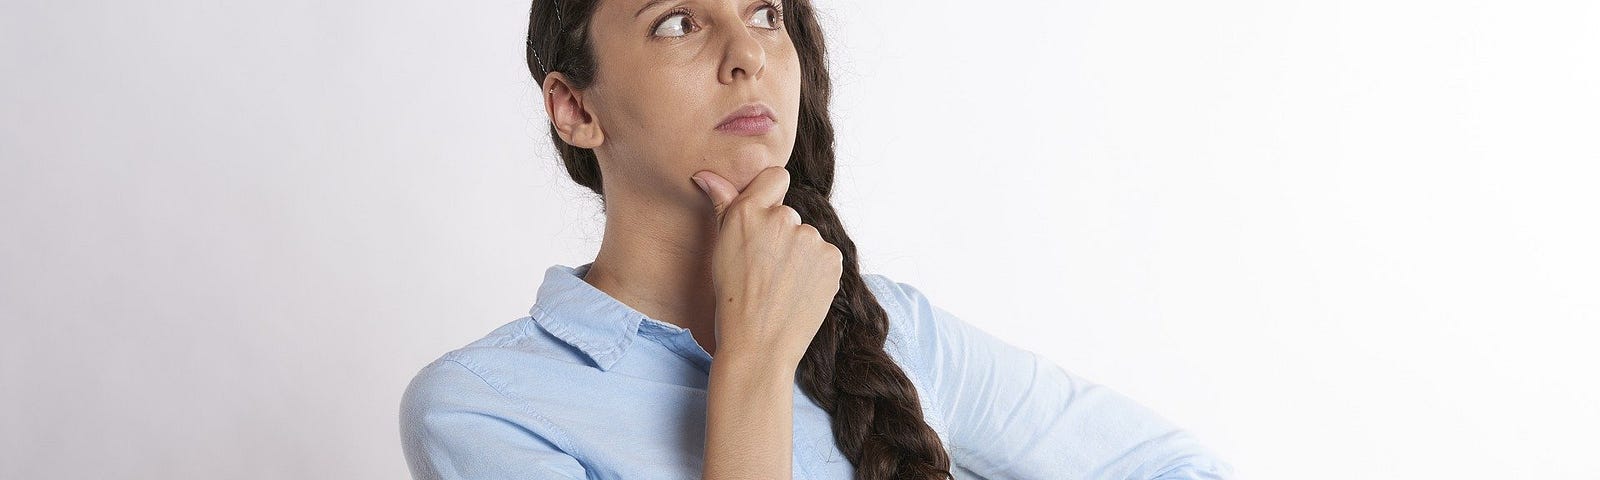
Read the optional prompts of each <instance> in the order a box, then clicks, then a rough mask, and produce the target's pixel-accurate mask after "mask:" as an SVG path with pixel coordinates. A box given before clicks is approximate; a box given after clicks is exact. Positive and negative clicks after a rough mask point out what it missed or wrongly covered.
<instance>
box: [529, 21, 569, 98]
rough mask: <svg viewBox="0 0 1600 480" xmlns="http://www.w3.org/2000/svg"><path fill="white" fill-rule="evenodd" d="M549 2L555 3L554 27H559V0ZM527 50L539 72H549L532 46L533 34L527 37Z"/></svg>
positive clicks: (552, 91)
mask: <svg viewBox="0 0 1600 480" xmlns="http://www.w3.org/2000/svg"><path fill="white" fill-rule="evenodd" d="M550 3H551V4H553V5H555V7H556V27H558V28H559V27H560V26H561V23H562V22H563V21H562V20H561V1H560V0H550ZM528 51H529V52H533V61H534V63H537V64H538V65H539V73H550V69H548V68H545V66H544V60H542V59H540V58H539V49H537V48H534V45H533V36H531V35H530V36H529V37H528ZM550 93H555V91H554V90H551V91H550Z"/></svg>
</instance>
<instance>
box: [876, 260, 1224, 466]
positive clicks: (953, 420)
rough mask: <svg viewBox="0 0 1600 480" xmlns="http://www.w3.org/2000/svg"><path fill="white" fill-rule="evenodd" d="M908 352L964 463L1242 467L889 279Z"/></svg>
mask: <svg viewBox="0 0 1600 480" xmlns="http://www.w3.org/2000/svg"><path fill="white" fill-rule="evenodd" d="M886 283H887V285H886V291H888V292H889V293H890V294H891V295H893V296H896V297H898V298H893V299H892V300H893V301H894V302H896V303H898V305H897V306H898V307H899V308H901V309H902V313H903V314H904V315H905V317H904V318H903V319H902V322H904V324H903V325H901V326H900V327H899V328H901V329H902V331H901V332H900V339H899V340H898V341H899V342H902V343H903V344H904V345H902V347H901V348H906V349H908V350H909V353H908V355H909V356H910V357H911V358H912V363H913V368H916V369H918V370H920V372H919V373H920V374H921V375H922V376H923V377H924V378H925V379H927V380H926V383H928V384H930V385H931V388H929V389H928V390H929V391H926V392H923V393H922V394H923V395H931V396H932V399H931V401H932V403H933V404H934V410H935V411H936V412H939V413H938V414H939V415H941V417H942V420H943V421H944V423H945V424H946V425H947V427H948V429H949V432H948V436H949V439H948V440H949V443H950V444H951V445H947V448H948V449H949V450H950V452H951V458H952V461H953V462H954V463H956V464H957V465H959V466H961V467H962V468H965V469H967V470H969V471H971V472H972V473H976V474H978V475H981V476H983V477H986V478H992V479H999V478H1007V479H1035V478H1037V479H1044V478H1050V479H1062V478H1072V479H1119V480H1120V479H1140V480H1144V479H1170V480H1177V479H1195V480H1200V479H1206V480H1218V479H1227V478H1231V477H1232V467H1231V466H1230V465H1229V464H1227V463H1226V462H1224V461H1223V460H1221V459H1219V458H1217V457H1216V456H1215V455H1214V454H1213V453H1211V452H1210V451H1208V450H1207V449H1206V448H1205V447H1204V446H1203V445H1201V444H1200V443H1199V441H1197V439H1196V438H1195V437H1193V436H1192V435H1190V434H1189V433H1187V432H1186V431H1184V430H1182V429H1179V428H1178V427H1176V426H1174V425H1172V424H1171V423H1169V422H1168V421H1167V420H1165V419H1163V418H1162V417H1160V416H1158V415H1157V414H1156V413H1154V412H1153V411H1151V410H1149V409H1147V408H1145V407H1143V406H1141V405H1139V404H1137V403H1135V402H1134V401H1133V400H1132V399H1130V398H1128V397H1126V396H1123V395H1121V394H1119V393H1117V392H1115V391H1113V390H1111V389H1110V388H1107V387H1105V386H1101V385H1097V384H1094V383H1091V382H1089V381H1086V380H1084V379H1081V378H1078V377H1075V376H1073V375H1071V374H1068V373H1067V372H1066V371H1064V370H1062V369H1061V368H1060V367H1059V366H1057V365H1055V364H1054V363H1052V362H1050V361H1049V360H1048V359H1045V358H1043V357H1041V356H1039V355H1037V354H1035V353H1033V352H1030V351H1027V350H1023V349H1020V348H1018V347H1015V346H1012V345H1010V344H1007V343H1005V342H1003V341H1001V340H999V339H998V338H996V337H994V336H992V335H990V334H988V333H986V332H984V331H982V330H979V329H977V328H975V327H974V326H972V325H970V324H967V323H966V322H963V321H962V320H960V319H959V318H956V317H955V316H954V315H951V314H950V313H949V312H947V311H945V310H944V309H942V308H939V307H936V306H934V305H932V304H931V303H930V302H929V301H928V299H927V298H926V297H924V296H923V295H922V293H921V292H919V291H918V290H917V289H916V288H914V287H912V286H910V285H907V284H904V283H898V282H893V281H892V280H890V281H886Z"/></svg>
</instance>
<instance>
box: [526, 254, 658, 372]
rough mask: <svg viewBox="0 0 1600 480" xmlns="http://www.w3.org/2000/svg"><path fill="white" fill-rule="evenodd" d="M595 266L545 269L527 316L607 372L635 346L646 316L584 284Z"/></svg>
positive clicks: (584, 265)
mask: <svg viewBox="0 0 1600 480" xmlns="http://www.w3.org/2000/svg"><path fill="white" fill-rule="evenodd" d="M593 264H594V263H593V262H590V263H585V264H583V265H579V266H577V267H568V266H566V265H559V264H558V265H552V266H550V268H547V269H545V271H544V283H543V284H541V285H539V293H538V300H537V301H535V303H534V305H533V308H530V309H529V310H528V314H529V315H531V316H532V317H533V320H534V321H535V322H537V323H538V324H539V326H540V327H542V328H544V329H545V331H548V332H550V334H551V335H555V336H556V338H560V339H561V340H562V341H565V342H567V344H569V345H572V346H573V347H574V348H577V349H578V351H581V352H583V354H584V355H587V356H588V357H589V360H591V361H593V362H594V363H595V366H598V367H600V370H602V371H604V370H610V369H611V367H612V366H614V365H616V364H617V361H618V360H621V359H622V355H623V353H625V352H627V350H628V346H629V345H632V344H633V340H634V338H636V337H638V335H637V333H638V331H639V324H640V323H642V322H644V319H645V315H644V314H643V313H640V312H639V311H638V310H634V309H633V308H632V307H629V306H627V305H626V304H623V303H622V302H621V301H618V300H617V299H616V298H613V297H612V296H611V295H608V294H606V293H605V292H603V291H601V290H600V289H598V288H594V285H590V284H589V282H585V281H583V275H584V274H586V273H588V272H589V266H590V265H593Z"/></svg>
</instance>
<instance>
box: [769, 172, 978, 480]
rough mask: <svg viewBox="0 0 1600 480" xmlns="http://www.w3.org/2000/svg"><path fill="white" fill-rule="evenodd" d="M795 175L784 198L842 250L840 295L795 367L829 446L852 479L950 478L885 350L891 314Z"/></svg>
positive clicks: (830, 214) (827, 210) (828, 209)
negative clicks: (829, 428)
mask: <svg viewBox="0 0 1600 480" xmlns="http://www.w3.org/2000/svg"><path fill="white" fill-rule="evenodd" d="M793 178H795V179H796V181H794V182H791V185H790V189H789V192H788V194H787V195H786V196H785V201H784V203H785V204H787V205H789V206H790V207H791V208H794V209H795V210H796V211H798V212H800V216H801V218H803V219H805V220H806V223H809V224H811V225H813V226H815V227H817V231H819V232H821V234H822V238H823V239H824V240H827V241H828V243H832V244H834V246H837V247H839V250H840V251H841V252H843V253H844V274H843V275H842V276H841V277H840V279H839V293H838V294H836V295H835V296H834V298H833V305H832V306H831V307H830V308H829V310H828V316H827V318H826V319H824V320H823V322H822V326H821V327H820V328H819V329H818V332H817V336H816V337H815V338H813V339H812V341H811V346H810V348H809V349H807V350H806V353H805V356H804V357H802V358H801V360H800V368H799V369H798V370H797V371H796V378H797V379H798V380H799V382H800V388H801V390H802V391H804V392H805V393H806V395H808V396H810V397H811V399H812V401H815V402H817V405H819V406H821V407H822V409H823V410H824V411H826V412H828V414H829V415H830V416H832V417H833V437H834V440H835V443H837V444H838V445H839V450H840V451H842V452H844V454H845V457H846V458H848V459H849V460H850V463H851V464H853V465H855V468H856V478H857V479H874V480H876V479H917V480H923V479H930V478H949V477H950V472H949V468H950V458H949V455H948V454H946V453H945V451H944V448H943V446H942V444H941V442H940V441H939V436H938V434H937V433H936V432H934V431H933V429H932V428H931V427H929V426H928V424H927V422H926V421H924V420H923V416H922V407H921V404H920V402H919V401H918V396H917V388H916V386H915V385H913V384H912V383H911V380H910V379H909V378H907V377H906V374H905V372H904V371H903V370H901V369H900V367H899V365H897V364H896V363H895V362H894V360H893V359H892V358H890V357H889V354H888V353H887V352H885V351H884V349H883V344H884V341H885V339H886V338H887V337H888V333H889V331H888V327H889V317H888V314H887V313H886V312H885V311H884V310H883V306H882V305H879V304H878V301H877V299H876V298H875V297H874V296H873V295H872V291H871V290H869V289H868V288H867V285H866V282H865V281H864V280H862V278H861V273H860V267H859V265H858V263H857V256H856V248H855V243H854V242H852V241H851V240H850V237H849V235H847V234H845V231H844V228H843V225H842V224H841V223H840V221H839V218H838V216H837V215H836V214H835V212H834V210H833V207H832V205H831V204H829V202H828V199H827V197H826V196H824V195H823V194H821V193H820V192H818V191H817V189H815V188H813V187H811V186H810V185H807V184H806V181H805V180H806V179H805V178H803V177H799V176H795V177H793Z"/></svg>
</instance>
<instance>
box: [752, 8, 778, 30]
mask: <svg viewBox="0 0 1600 480" xmlns="http://www.w3.org/2000/svg"><path fill="white" fill-rule="evenodd" d="M780 18H783V16H782V15H780V14H779V11H778V8H777V7H775V6H773V5H772V4H770V3H768V4H767V5H766V6H764V7H761V8H759V9H756V13H754V14H751V15H750V23H751V24H754V25H755V26H757V27H761V28H766V29H771V30H777V29H778V19H780Z"/></svg>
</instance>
